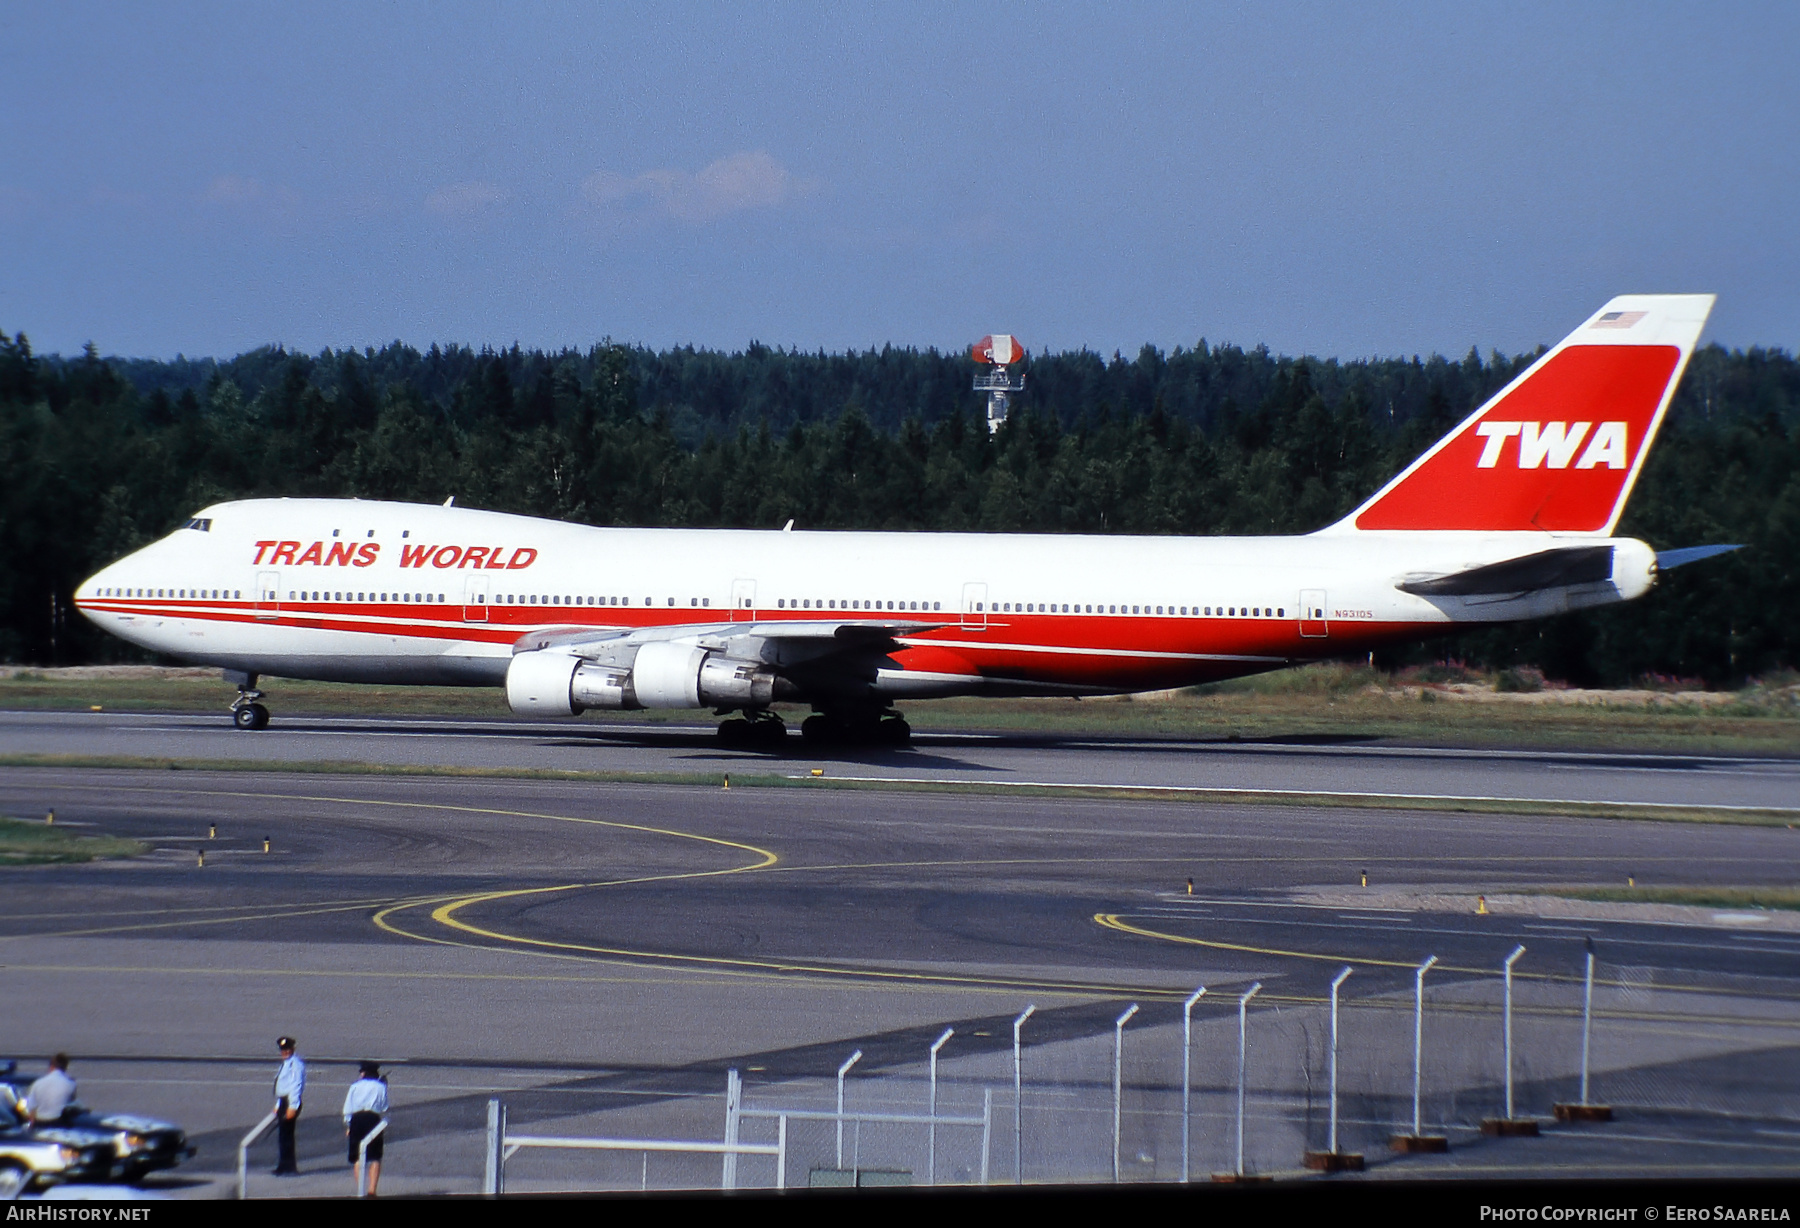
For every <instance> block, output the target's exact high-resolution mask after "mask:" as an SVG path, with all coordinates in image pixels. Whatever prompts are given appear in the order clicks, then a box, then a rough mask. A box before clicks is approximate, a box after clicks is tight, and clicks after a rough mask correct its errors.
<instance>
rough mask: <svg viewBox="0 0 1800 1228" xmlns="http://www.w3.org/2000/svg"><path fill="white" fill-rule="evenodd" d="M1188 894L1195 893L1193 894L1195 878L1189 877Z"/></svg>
mask: <svg viewBox="0 0 1800 1228" xmlns="http://www.w3.org/2000/svg"><path fill="white" fill-rule="evenodd" d="M1188 894H1189V895H1193V894H1194V880H1193V879H1191V878H1190V879H1188Z"/></svg>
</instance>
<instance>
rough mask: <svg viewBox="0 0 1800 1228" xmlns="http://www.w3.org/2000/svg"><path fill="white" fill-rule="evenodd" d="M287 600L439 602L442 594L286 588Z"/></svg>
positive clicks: (441, 600)
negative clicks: (329, 591)
mask: <svg viewBox="0 0 1800 1228" xmlns="http://www.w3.org/2000/svg"><path fill="white" fill-rule="evenodd" d="M288 600H289V601H405V602H412V603H419V602H437V603H439V604H441V603H442V602H443V600H444V594H443V593H439V594H437V595H436V596H435V597H434V596H432V595H431V594H430V593H327V592H319V591H316V590H313V591H308V590H304V589H303V590H301V591H300V592H299V593H295V592H294V591H293V590H292V589H289V590H288Z"/></svg>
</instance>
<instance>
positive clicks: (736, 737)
mask: <svg viewBox="0 0 1800 1228" xmlns="http://www.w3.org/2000/svg"><path fill="white" fill-rule="evenodd" d="M719 741H721V742H723V743H724V744H725V745H727V746H744V747H773V746H780V745H781V744H782V743H783V742H786V741H787V722H785V721H783V720H782V719H781V718H780V717H779V716H776V715H775V714H774V713H773V712H746V713H745V714H744V715H743V716H742V717H736V718H733V719H732V720H729V721H720V722H719Z"/></svg>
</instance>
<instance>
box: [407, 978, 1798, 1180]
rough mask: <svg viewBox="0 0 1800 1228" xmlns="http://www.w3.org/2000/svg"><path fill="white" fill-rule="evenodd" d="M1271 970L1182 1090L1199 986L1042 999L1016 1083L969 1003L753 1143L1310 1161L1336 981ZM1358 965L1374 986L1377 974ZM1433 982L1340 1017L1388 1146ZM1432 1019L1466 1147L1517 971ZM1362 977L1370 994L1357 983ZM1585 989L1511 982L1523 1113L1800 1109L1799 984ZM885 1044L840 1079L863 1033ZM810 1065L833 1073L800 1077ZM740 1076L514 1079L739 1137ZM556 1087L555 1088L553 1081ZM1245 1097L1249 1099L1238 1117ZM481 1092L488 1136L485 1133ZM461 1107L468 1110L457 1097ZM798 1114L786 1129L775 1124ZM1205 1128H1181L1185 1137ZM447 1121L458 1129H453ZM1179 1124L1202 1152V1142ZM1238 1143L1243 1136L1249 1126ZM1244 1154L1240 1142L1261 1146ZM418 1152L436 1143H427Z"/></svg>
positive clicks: (818, 1089)
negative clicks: (1137, 996) (1162, 995)
mask: <svg viewBox="0 0 1800 1228" xmlns="http://www.w3.org/2000/svg"><path fill="white" fill-rule="evenodd" d="M1336 971H1337V968H1336V967H1335V966H1328V965H1321V966H1320V968H1319V970H1318V975H1317V977H1316V981H1317V984H1315V985H1312V986H1307V985H1305V984H1304V981H1305V980H1306V979H1307V978H1306V977H1305V975H1304V974H1295V975H1291V976H1287V977H1283V978H1281V980H1280V981H1279V982H1275V981H1273V980H1271V985H1270V987H1269V988H1265V989H1264V990H1262V992H1261V993H1260V994H1259V995H1258V996H1256V997H1255V998H1254V999H1253V1000H1252V1001H1251V1002H1250V1003H1249V1006H1248V1009H1247V1010H1246V1012H1245V1015H1244V1026H1243V1032H1242V1042H1243V1046H1244V1048H1243V1061H1242V1065H1241V1070H1242V1080H1241V1099H1240V1059H1239V1044H1240V1032H1239V1012H1238V999H1239V994H1240V993H1241V992H1242V987H1239V986H1227V987H1221V988H1215V989H1214V990H1213V991H1212V992H1210V993H1209V994H1207V995H1206V996H1205V997H1203V998H1201V999H1200V1000H1199V1002H1198V1003H1197V1004H1195V1006H1194V1009H1193V1013H1192V1018H1191V1038H1192V1040H1191V1046H1190V1047H1189V1049H1188V1053H1187V1082H1186V1088H1187V1091H1186V1095H1185V1096H1184V1094H1183V1067H1184V1064H1183V1048H1184V1046H1183V1036H1184V1032H1186V1031H1187V1029H1184V1024H1183V1017H1182V1004H1181V1003H1180V1001H1179V1000H1178V999H1177V998H1175V997H1174V996H1173V995H1171V997H1170V998H1167V999H1163V1000H1146V1001H1142V1002H1141V1003H1140V1006H1141V1009H1140V1010H1139V1011H1138V1012H1137V1013H1136V1014H1135V1015H1134V1016H1133V1017H1132V1018H1131V1019H1129V1020H1128V1022H1127V1024H1126V1025H1125V1026H1124V1027H1123V1028H1122V1029H1121V1028H1119V1026H1118V1025H1117V1020H1118V1018H1119V1016H1120V1014H1121V1011H1122V1010H1123V1008H1124V1007H1125V1006H1126V1005H1127V1004H1126V1003H1124V1002H1090V1003H1080V1004H1063V1005H1044V1006H1042V1007H1040V1008H1039V1009H1038V1010H1037V1011H1036V1013H1035V1014H1034V1015H1033V1016H1032V1017H1031V1018H1030V1019H1029V1020H1028V1021H1027V1022H1026V1023H1025V1024H1024V1025H1023V1026H1022V1028H1021V1041H1022V1043H1021V1045H1020V1047H1019V1049H1018V1050H1017V1059H1016V1060H1017V1062H1018V1067H1017V1079H1018V1087H1019V1089H1020V1093H1021V1094H1020V1095H1019V1096H1018V1097H1017V1098H1015V1095H1014V1085H1015V1083H1014V1080H1015V1065H1014V1063H1015V1050H1014V1047H1013V1044H1012V1018H1013V1017H1012V1016H1011V1015H1010V1014H1008V1015H1002V1016H996V1017H994V1018H989V1019H979V1020H968V1019H964V1020H954V1021H948V1024H947V1026H950V1027H952V1028H954V1029H955V1031H954V1034H953V1035H952V1036H951V1037H950V1038H949V1040H948V1041H946V1042H945V1043H944V1044H943V1045H942V1047H941V1048H940V1050H939V1052H938V1055H937V1061H936V1063H935V1077H934V1069H933V1063H932V1061H931V1057H930V1053H929V1046H930V1038H931V1035H932V1032H933V1030H932V1029H918V1030H916V1031H914V1032H910V1033H908V1034H906V1035H904V1036H900V1037H893V1036H889V1037H882V1038H862V1039H860V1040H856V1041H847V1042H845V1043H844V1044H843V1045H842V1050H843V1052H842V1053H841V1054H838V1053H836V1052H835V1050H834V1047H832V1046H814V1047H812V1048H810V1049H809V1050H808V1051H806V1052H805V1053H804V1054H802V1055H801V1056H800V1058H799V1059H798V1060H797V1061H794V1062H790V1064H789V1065H790V1069H789V1070H787V1071H784V1072H776V1073H770V1072H768V1071H766V1070H764V1071H758V1070H756V1069H755V1068H754V1067H751V1068H748V1069H746V1070H745V1071H744V1078H745V1079H746V1082H745V1083H744V1085H743V1089H742V1093H741V1098H740V1100H739V1103H738V1108H739V1112H738V1113H737V1114H736V1140H737V1141H739V1142H741V1143H743V1144H756V1145H767V1144H772V1143H774V1142H776V1141H777V1138H778V1130H779V1131H781V1133H782V1135H783V1137H782V1141H783V1143H784V1155H783V1157H782V1160H781V1168H782V1169H783V1171H784V1174H785V1181H786V1183H787V1184H788V1185H789V1186H798V1185H807V1184H813V1185H852V1184H861V1185H876V1184H893V1183H916V1184H924V1183H927V1182H932V1181H935V1182H936V1183H939V1184H945V1183H974V1182H979V1181H981V1180H982V1179H983V1178H984V1176H985V1178H986V1179H987V1180H989V1181H992V1182H1011V1181H1014V1180H1016V1179H1022V1180H1024V1181H1026V1182H1034V1183H1036V1182H1106V1181H1111V1180H1114V1179H1115V1178H1116V1179H1118V1180H1121V1181H1175V1180H1180V1179H1182V1177H1183V1176H1184V1175H1186V1176H1188V1177H1189V1178H1191V1179H1193V1180H1207V1179H1209V1178H1211V1177H1212V1175H1214V1174H1227V1173H1232V1172H1235V1171H1237V1170H1238V1168H1239V1165H1240V1155H1241V1165H1242V1170H1243V1171H1244V1172H1246V1173H1249V1174H1259V1173H1260V1174H1270V1173H1276V1172H1291V1171H1294V1170H1297V1169H1299V1168H1300V1167H1301V1165H1302V1161H1303V1157H1305V1156H1306V1155H1307V1153H1317V1152H1324V1151H1326V1150H1327V1148H1328V1146H1329V1135H1330V1129H1331V1106H1332V1096H1331V1072H1332V1056H1331V1055H1332V1041H1333V1036H1332V1020H1331V1010H1330V1005H1329V992H1328V989H1327V986H1328V985H1329V981H1330V977H1331V975H1332V974H1334V973H1335V972H1336ZM1359 982H1361V984H1360V985H1359ZM1415 984H1416V981H1415V977H1414V975H1413V973H1412V972H1411V971H1410V970H1409V969H1406V968H1403V967H1391V966H1390V967H1373V966H1369V967H1359V968H1358V969H1357V970H1356V971H1355V973H1354V974H1353V975H1352V977H1351V978H1350V979H1349V980H1348V981H1347V983H1346V984H1345V986H1344V993H1343V996H1342V999H1341V1004H1340V1009H1339V1012H1338V1028H1337V1061H1336V1067H1337V1144H1338V1147H1337V1149H1338V1151H1339V1152H1344V1153H1352V1152H1354V1153H1365V1154H1367V1155H1368V1156H1369V1158H1370V1160H1371V1161H1372V1160H1374V1159H1376V1158H1378V1157H1380V1156H1385V1155H1387V1154H1388V1153H1389V1148H1390V1144H1391V1140H1392V1139H1393V1138H1394V1137H1395V1136H1404V1135H1412V1134H1414V1133H1415V1131H1414V1125H1413V1113H1414V1036H1415V1013H1414V1012H1415V999H1414V987H1415ZM1424 984H1425V994H1424V1010H1423V1015H1422V1017H1420V1018H1419V1019H1418V1020H1417V1026H1418V1036H1419V1042H1420V1043H1419V1049H1418V1073H1417V1086H1418V1116H1419V1130H1418V1133H1419V1134H1422V1135H1427V1136H1438V1137H1442V1138H1445V1139H1446V1140H1447V1141H1448V1143H1449V1145H1451V1146H1453V1147H1454V1146H1459V1145H1461V1144H1464V1143H1467V1142H1468V1141H1470V1140H1471V1139H1473V1138H1475V1137H1476V1136H1477V1135H1478V1134H1479V1133H1480V1132H1481V1130H1482V1127H1483V1124H1484V1122H1492V1121H1498V1120H1502V1119H1506V1118H1507V1104H1506V1083H1507V1064H1506V1052H1507V1049H1506V1044H1505V1024H1506V1011H1505V997H1506V989H1505V983H1504V981H1503V980H1502V978H1501V976H1500V975H1499V970H1498V969H1497V968H1496V969H1492V970H1484V969H1471V968H1458V967H1447V966H1443V965H1440V966H1438V967H1435V968H1433V969H1432V970H1431V971H1430V972H1429V973H1428V974H1427V976H1426V978H1425V982H1424ZM1358 988H1360V989H1362V990H1363V992H1362V993H1360V994H1353V993H1351V992H1350V991H1351V990H1353V989H1358ZM1588 1001H1589V994H1588V991H1587V989H1586V986H1585V985H1584V978H1583V969H1582V968H1581V966H1580V965H1576V967H1575V968H1574V969H1572V970H1569V969H1565V970H1562V971H1559V972H1556V973H1544V972H1541V971H1535V970H1533V969H1531V968H1530V966H1529V964H1521V965H1520V966H1519V968H1518V969H1517V971H1516V975H1515V977H1514V979H1513V982H1512V989H1511V1002H1512V1006H1511V1015H1512V1037H1513V1043H1512V1047H1511V1053H1512V1069H1511V1073H1512V1082H1513V1109H1512V1118H1514V1119H1521V1120H1523V1119H1530V1120H1534V1121H1539V1122H1545V1123H1548V1122H1550V1121H1551V1120H1552V1119H1553V1116H1554V1111H1555V1107H1556V1106H1557V1105H1567V1104H1573V1103H1579V1102H1581V1101H1583V1099H1584V1097H1583V1095H1582V1080H1583V1051H1584V1031H1585V1033H1586V1045H1585V1048H1586V1053H1587V1057H1586V1065H1587V1094H1586V1097H1585V1100H1586V1101H1587V1102H1589V1103H1591V1104H1596V1105H1611V1106H1613V1107H1614V1108H1615V1109H1618V1110H1624V1111H1631V1112H1637V1113H1661V1114H1670V1113H1674V1114H1685V1115H1702V1116H1706V1115H1712V1116H1717V1117H1718V1118H1719V1119H1721V1120H1726V1119H1733V1120H1735V1119H1760V1120H1762V1121H1763V1122H1767V1123H1775V1124H1776V1125H1777V1126H1779V1125H1780V1123H1790V1124H1800V994H1797V993H1796V989H1795V985H1794V983H1793V982H1792V981H1787V980H1782V979H1777V978H1757V977H1749V976H1740V975H1733V974H1729V973H1722V972H1721V973H1714V972H1680V973H1675V972H1670V971H1667V970H1660V969H1659V970H1652V969H1650V968H1647V967H1634V966H1629V965H1621V964H1613V963H1605V962H1601V963H1597V964H1596V965H1595V968H1594V977H1593V985H1592V990H1591V1010H1590V1009H1585V1007H1586V1004H1587V1002H1588ZM856 1047H862V1048H866V1049H868V1050H869V1051H870V1052H869V1056H867V1057H865V1058H863V1059H862V1060H861V1061H860V1063H858V1064H855V1065H853V1067H852V1069H851V1070H850V1071H849V1072H848V1073H847V1074H846V1076H845V1077H844V1079H843V1084H842V1094H843V1102H842V1106H843V1107H842V1114H841V1116H840V1115H839V1109H838V1103H839V1102H838V1094H839V1085H838V1080H837V1078H836V1076H835V1071H836V1068H837V1066H838V1065H839V1064H840V1063H841V1062H842V1061H843V1059H844V1058H847V1057H848V1056H849V1054H850V1052H851V1050H852V1049H853V1048H856ZM794 1065H811V1066H814V1068H815V1069H816V1070H817V1072H818V1073H817V1074H816V1075H806V1074H804V1073H798V1072H796V1071H794V1070H793V1069H792V1068H791V1067H792V1066H794ZM724 1092H725V1077H724V1076H723V1073H722V1072H716V1071H715V1072H698V1071H689V1072H683V1073H682V1074H681V1075H680V1076H679V1077H676V1076H671V1075H669V1074H667V1073H666V1072H665V1073H661V1074H658V1075H656V1076H654V1077H650V1076H646V1077H645V1078H643V1079H638V1080H635V1081H634V1080H633V1079H632V1078H629V1077H624V1076H621V1077H617V1078H608V1079H606V1080H594V1081H589V1082H584V1083H580V1084H574V1085H568V1086H558V1087H556V1088H538V1089H515V1090H514V1091H512V1092H509V1093H507V1094H506V1096H507V1099H508V1101H509V1103H510V1104H512V1105H513V1106H514V1117H513V1125H512V1127H511V1128H512V1129H513V1130H515V1131H517V1132H521V1133H531V1134H535V1135H546V1134H550V1135H557V1136H568V1137H590V1138H591V1137H598V1138H609V1139H623V1140H632V1139H640V1140H670V1141H678V1140H688V1141H691V1142H708V1141H710V1142H712V1143H724V1142H727V1141H729V1139H730V1135H731V1131H732V1127H731V1124H730V1121H729V1119H728V1118H729V1116H730V1115H728V1112H727V1105H726V1096H725V1094H724ZM552 1093H554V1094H552ZM1240 1104H1241V1115H1240ZM476 1105H477V1102H475V1101H473V1100H471V1102H470V1110H471V1111H470V1113H469V1114H468V1115H469V1116H470V1117H471V1118H472V1120H471V1121H470V1122H469V1123H468V1124H469V1129H470V1130H471V1131H478V1130H479V1121H478V1119H475V1109H476ZM459 1112H460V1111H459ZM782 1115H785V1118H786V1120H785V1123H783V1122H781V1121H780V1120H779V1118H780V1117H781V1116H782ZM1184 1123H1185V1129H1184ZM397 1124H398V1127H399V1128H398V1129H396V1131H395V1132H394V1133H395V1134H396V1135H397V1136H398V1139H397V1140H396V1144H397V1145H396V1144H391V1145H390V1155H391V1160H390V1163H389V1168H388V1171H389V1174H390V1177H392V1178H403V1177H404V1176H405V1174H406V1171H407V1169H408V1167H410V1166H412V1165H413V1164H414V1163H417V1162H419V1161H420V1160H423V1159H425V1158H426V1157H427V1156H438V1157H450V1156H456V1157H464V1158H461V1159H459V1160H458V1161H457V1162H458V1163H470V1162H471V1161H474V1162H473V1163H472V1164H471V1172H470V1174H469V1175H470V1179H471V1181H472V1180H473V1179H474V1178H475V1177H476V1176H477V1175H478V1174H479V1171H480V1170H479V1161H477V1160H475V1159H474V1157H475V1156H476V1155H479V1153H480V1147H479V1143H478V1141H477V1142H476V1143H475V1145H474V1146H469V1145H467V1144H469V1143H470V1141H471V1140H470V1138H469V1137H468V1136H467V1135H464V1136H461V1137H451V1136H453V1135H455V1134H456V1131H455V1130H454V1129H450V1130H447V1131H445V1132H444V1133H445V1137H443V1138H442V1139H441V1142H440V1145H438V1146H435V1147H432V1148H430V1149H420V1148H418V1147H417V1145H416V1144H409V1143H408V1142H407V1141H406V1140H407V1136H408V1135H409V1134H410V1133H411V1131H409V1130H408V1129H407V1128H406V1123H404V1122H400V1123H397ZM446 1124H447V1123H446ZM1184 1137H1185V1140H1186V1149H1185V1155H1184ZM1240 1140H1241V1143H1240ZM1240 1146H1241V1151H1240ZM414 1157H418V1159H415V1158H414ZM727 1167H728V1165H727V1164H726V1162H725V1161H724V1160H723V1159H722V1157H721V1155H719V1154H716V1153H715V1154H670V1153H652V1152H643V1153H634V1152H632V1151H631V1150H630V1149H629V1148H625V1147H622V1148H619V1149H616V1150H611V1151H605V1152H595V1153H583V1154H580V1155H578V1156H577V1155H572V1154H561V1153H552V1152H541V1153H537V1152H532V1153H525V1152H522V1153H519V1154H515V1155H514V1156H512V1157H511V1158H510V1159H509V1160H508V1162H507V1174H508V1176H507V1188H508V1189H511V1190H515V1191H518V1190H548V1189H568V1190H609V1189H610V1190H618V1189H627V1190H628V1189H639V1188H643V1189H670V1188H719V1186H720V1185H721V1184H722V1183H723V1181H724V1176H725V1170H726V1168H727ZM735 1167H736V1174H737V1176H736V1183H737V1185H738V1186H739V1187H741V1188H751V1187H763V1188H767V1187H769V1186H771V1185H773V1184H774V1183H775V1180H776V1174H777V1162H776V1160H775V1159H774V1158H773V1157H770V1156H765V1155H740V1156H739V1157H738V1158H737V1162H736V1166H735Z"/></svg>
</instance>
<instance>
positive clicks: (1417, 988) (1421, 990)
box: [1412, 955, 1437, 1138]
mask: <svg viewBox="0 0 1800 1228" xmlns="http://www.w3.org/2000/svg"><path fill="white" fill-rule="evenodd" d="M1435 963H1437V956H1435V955H1433V956H1431V957H1430V958H1429V959H1427V960H1426V961H1425V962H1424V963H1422V964H1420V965H1419V966H1418V968H1417V969H1416V970H1415V972H1414V976H1413V1129H1412V1132H1413V1137H1414V1138H1417V1137H1418V1135H1419V1072H1420V1057H1421V1054H1422V1052H1423V1050H1424V1047H1425V974H1426V973H1427V972H1430V971H1431V966H1432V965H1433V964H1435Z"/></svg>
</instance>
